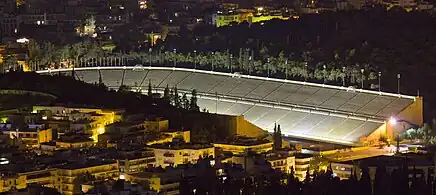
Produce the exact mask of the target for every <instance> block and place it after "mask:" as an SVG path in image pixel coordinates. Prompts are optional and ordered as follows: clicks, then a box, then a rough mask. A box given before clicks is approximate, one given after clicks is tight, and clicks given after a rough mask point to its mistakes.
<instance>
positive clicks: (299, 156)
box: [295, 153, 313, 159]
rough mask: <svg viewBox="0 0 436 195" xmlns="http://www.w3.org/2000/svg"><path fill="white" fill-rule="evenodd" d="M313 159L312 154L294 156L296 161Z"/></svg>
mask: <svg viewBox="0 0 436 195" xmlns="http://www.w3.org/2000/svg"><path fill="white" fill-rule="evenodd" d="M311 157H313V155H312V154H304V153H297V154H295V158H296V159H302V158H311Z"/></svg>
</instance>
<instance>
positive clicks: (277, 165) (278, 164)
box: [267, 156, 295, 174]
mask: <svg viewBox="0 0 436 195" xmlns="http://www.w3.org/2000/svg"><path fill="white" fill-rule="evenodd" d="M267 161H268V162H269V163H270V164H271V167H272V168H273V169H276V170H280V171H281V172H283V173H287V174H290V173H291V170H292V169H294V168H295V156H283V157H275V158H268V157H267Z"/></svg>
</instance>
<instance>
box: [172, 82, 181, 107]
mask: <svg viewBox="0 0 436 195" xmlns="http://www.w3.org/2000/svg"><path fill="white" fill-rule="evenodd" d="M173 98H174V106H176V107H177V108H180V99H179V92H177V86H174V97H173Z"/></svg>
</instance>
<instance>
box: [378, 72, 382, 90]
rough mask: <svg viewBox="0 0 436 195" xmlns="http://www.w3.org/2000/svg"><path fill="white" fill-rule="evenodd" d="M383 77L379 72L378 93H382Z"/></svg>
mask: <svg viewBox="0 0 436 195" xmlns="http://www.w3.org/2000/svg"><path fill="white" fill-rule="evenodd" d="M381 76H382V72H378V91H379V92H381Z"/></svg>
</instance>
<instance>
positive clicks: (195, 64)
mask: <svg viewBox="0 0 436 195" xmlns="http://www.w3.org/2000/svg"><path fill="white" fill-rule="evenodd" d="M194 69H197V50H194Z"/></svg>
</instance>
